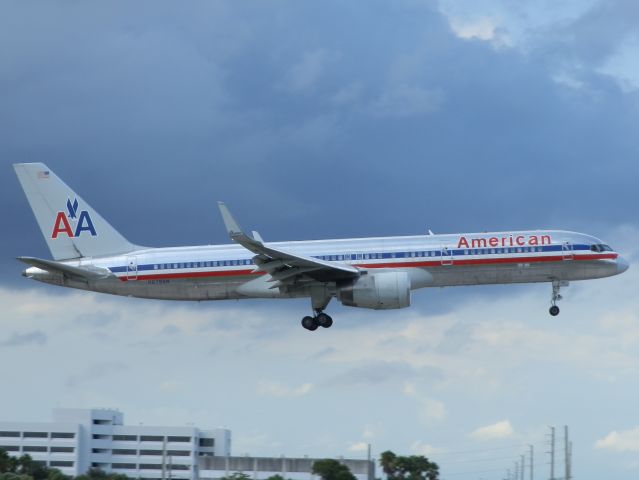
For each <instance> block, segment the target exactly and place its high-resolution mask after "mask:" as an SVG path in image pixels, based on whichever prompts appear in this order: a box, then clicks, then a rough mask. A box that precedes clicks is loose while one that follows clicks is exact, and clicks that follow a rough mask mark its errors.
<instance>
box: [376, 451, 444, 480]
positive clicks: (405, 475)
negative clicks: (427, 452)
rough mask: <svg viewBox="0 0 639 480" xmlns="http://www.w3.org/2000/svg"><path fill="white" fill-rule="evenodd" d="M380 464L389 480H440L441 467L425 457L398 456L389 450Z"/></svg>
mask: <svg viewBox="0 0 639 480" xmlns="http://www.w3.org/2000/svg"><path fill="white" fill-rule="evenodd" d="M379 463H380V465H381V466H382V470H384V473H385V474H386V476H387V478H388V480H439V466H438V465H437V464H436V463H435V462H431V461H430V460H428V458H426V457H425V456H423V455H410V456H398V455H395V454H394V453H393V452H391V451H390V450H387V451H385V452H383V453H382V454H381V456H380V459H379Z"/></svg>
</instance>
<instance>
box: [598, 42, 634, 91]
mask: <svg viewBox="0 0 639 480" xmlns="http://www.w3.org/2000/svg"><path fill="white" fill-rule="evenodd" d="M638 55H639V35H636V36H633V37H631V38H629V39H627V40H625V41H623V42H622V43H621V44H620V45H619V46H618V47H617V49H616V51H615V53H614V54H613V55H612V56H611V57H610V58H608V59H607V60H606V62H605V63H604V65H602V66H601V67H600V68H599V71H600V72H601V73H605V74H607V75H611V76H613V77H614V78H615V79H616V80H617V82H618V83H619V86H620V87H621V88H622V89H623V90H624V91H627V92H631V91H635V90H637V89H639V65H638V64H637V56H638Z"/></svg>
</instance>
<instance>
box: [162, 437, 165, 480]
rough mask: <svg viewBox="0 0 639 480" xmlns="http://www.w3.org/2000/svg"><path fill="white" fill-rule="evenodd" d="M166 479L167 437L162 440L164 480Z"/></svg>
mask: <svg viewBox="0 0 639 480" xmlns="http://www.w3.org/2000/svg"><path fill="white" fill-rule="evenodd" d="M165 479H166V437H164V440H162V480H165Z"/></svg>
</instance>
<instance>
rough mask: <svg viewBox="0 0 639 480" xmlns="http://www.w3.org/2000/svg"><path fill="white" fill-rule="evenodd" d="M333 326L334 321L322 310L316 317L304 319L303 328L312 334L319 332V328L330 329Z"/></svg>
mask: <svg viewBox="0 0 639 480" xmlns="http://www.w3.org/2000/svg"><path fill="white" fill-rule="evenodd" d="M331 325H333V319H332V318H331V317H330V316H329V315H327V314H325V313H324V312H322V311H321V310H317V311H316V315H315V316H314V317H310V316H306V317H304V318H302V327H304V328H305V329H306V330H310V331H311V332H312V331H315V330H317V328H318V327H322V328H330V327H331Z"/></svg>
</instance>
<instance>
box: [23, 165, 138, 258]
mask: <svg viewBox="0 0 639 480" xmlns="http://www.w3.org/2000/svg"><path fill="white" fill-rule="evenodd" d="M13 168H14V169H15V171H16V174H17V175H18V180H20V184H21V185H22V189H23V190H24V193H25V195H26V196H27V200H28V201H29V205H31V209H32V210H33V214H34V215H35V217H36V220H37V221H38V225H39V226H40V230H41V231H42V235H44V239H45V240H46V242H47V245H48V246H49V250H51V255H53V258H54V259H55V260H66V259H70V258H78V257H97V256H101V255H116V254H119V253H126V252H130V251H132V250H135V249H136V248H138V247H136V246H135V245H133V244H132V243H130V242H129V241H128V240H127V239H125V238H124V237H123V236H122V235H120V233H119V232H118V231H117V230H116V229H114V228H113V227H112V226H111V225H110V224H109V223H108V222H107V221H106V220H105V219H104V218H102V216H100V214H99V213H98V212H96V211H95V210H93V209H92V208H91V206H89V204H88V203H86V202H85V201H84V200H83V199H82V198H81V197H80V196H79V195H78V194H76V193H75V192H74V191H73V190H71V188H69V187H68V186H67V185H66V184H65V183H64V182H63V181H62V180H60V178H58V176H57V175H56V174H55V173H53V172H52V171H51V170H50V169H49V168H48V167H47V166H46V165H45V164H44V163H17V164H15V165H13Z"/></svg>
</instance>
